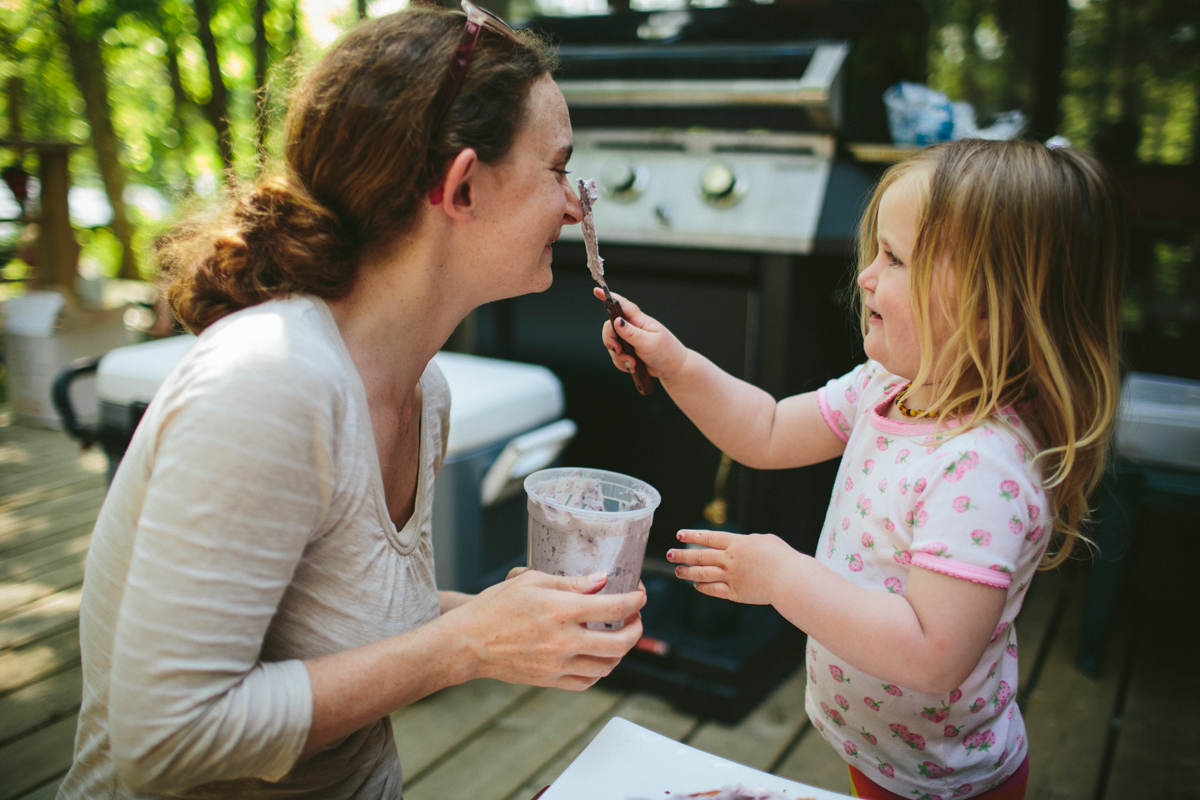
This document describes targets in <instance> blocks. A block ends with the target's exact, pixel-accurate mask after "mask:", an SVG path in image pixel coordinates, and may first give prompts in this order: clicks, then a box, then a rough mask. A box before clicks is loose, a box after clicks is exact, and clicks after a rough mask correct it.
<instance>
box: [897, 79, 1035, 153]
mask: <svg viewBox="0 0 1200 800" xmlns="http://www.w3.org/2000/svg"><path fill="white" fill-rule="evenodd" d="M883 103H884V105H885V106H886V107H887V115H888V129H889V131H890V132H891V134H892V141H893V142H895V143H896V144H906V145H928V144H934V143H935V142H945V141H948V140H950V139H1015V138H1017V137H1018V136H1020V135H1021V133H1022V132H1023V131H1024V130H1025V115H1024V114H1022V113H1021V112H1020V111H1005V112H1003V113H1002V114H998V115H997V116H996V120H995V122H993V124H992V125H990V126H988V127H987V128H980V127H978V125H977V124H976V122H975V109H974V107H972V106H971V104H970V103H962V102H957V103H951V102H950V99H949V98H948V97H946V95H944V94H943V93H941V92H939V91H936V90H934V89H930V88H929V87H928V86H924V85H922V84H919V83H908V82H904V81H902V82H900V83H897V84H895V85H894V86H891V87H889V88H888V90H887V91H885V92H884V93H883Z"/></svg>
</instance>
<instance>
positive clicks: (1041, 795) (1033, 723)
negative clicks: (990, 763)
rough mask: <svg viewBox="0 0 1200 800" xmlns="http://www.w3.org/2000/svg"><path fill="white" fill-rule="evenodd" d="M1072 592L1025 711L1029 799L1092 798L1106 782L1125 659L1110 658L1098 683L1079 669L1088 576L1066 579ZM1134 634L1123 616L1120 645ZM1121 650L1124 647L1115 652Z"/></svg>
mask: <svg viewBox="0 0 1200 800" xmlns="http://www.w3.org/2000/svg"><path fill="white" fill-rule="evenodd" d="M1066 577H1067V580H1068V581H1069V586H1070V590H1069V591H1070V593H1069V595H1068V599H1067V604H1066V608H1065V609H1064V611H1063V619H1062V621H1061V623H1060V627H1059V631H1058V635H1057V636H1055V638H1054V642H1053V643H1052V645H1051V647H1050V650H1049V654H1048V658H1047V660H1046V663H1045V665H1044V666H1043V668H1042V673H1041V675H1040V677H1039V678H1038V682H1037V685H1036V686H1034V687H1033V691H1032V692H1031V693H1030V694H1029V700H1028V702H1027V705H1026V706H1025V707H1024V708H1022V713H1023V714H1024V716H1025V726H1026V729H1027V731H1028V734H1029V788H1028V790H1027V792H1026V795H1025V796H1026V798H1028V800H1051V799H1053V800H1076V799H1077V800H1085V799H1086V800H1092V798H1094V797H1095V795H1096V788H1097V785H1098V783H1099V781H1100V779H1101V775H1102V771H1101V768H1102V766H1103V754H1104V744H1105V740H1106V737H1107V735H1108V729H1109V720H1110V718H1111V716H1112V713H1113V709H1114V707H1115V704H1116V698H1117V689H1118V687H1119V683H1120V675H1121V671H1122V670H1121V667H1122V665H1121V663H1119V662H1120V659H1117V658H1113V659H1110V662H1113V663H1110V664H1109V665H1107V666H1106V669H1105V670H1104V671H1103V672H1102V673H1101V675H1100V678H1099V680H1095V681H1094V680H1092V679H1091V678H1088V677H1087V676H1085V675H1083V674H1082V673H1080V672H1079V671H1078V670H1077V669H1075V655H1076V651H1077V650H1078V648H1079V635H1080V630H1081V627H1082V617H1083V601H1084V593H1085V591H1086V588H1087V586H1086V581H1085V578H1086V573H1085V572H1083V571H1081V570H1072V571H1070V572H1068V573H1067V575H1066ZM1128 635H1129V621H1128V617H1127V615H1121V616H1119V617H1118V620H1117V625H1116V629H1115V638H1116V639H1117V641H1120V642H1123V641H1126V640H1127V639H1126V637H1128ZM1116 649H1117V650H1118V651H1119V652H1121V651H1124V648H1123V647H1118V648H1116Z"/></svg>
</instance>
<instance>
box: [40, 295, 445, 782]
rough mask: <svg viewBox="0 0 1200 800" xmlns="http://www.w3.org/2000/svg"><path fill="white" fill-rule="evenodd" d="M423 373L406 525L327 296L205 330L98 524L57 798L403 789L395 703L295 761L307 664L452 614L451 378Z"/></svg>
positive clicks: (174, 376) (306, 708) (166, 390)
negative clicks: (448, 573) (444, 489)
mask: <svg viewBox="0 0 1200 800" xmlns="http://www.w3.org/2000/svg"><path fill="white" fill-rule="evenodd" d="M421 387H422V392H423V407H422V411H421V439H420V442H421V444H420V472H419V477H418V486H417V497H416V505H415V511H414V513H413V516H412V518H411V519H410V520H409V521H408V523H407V524H406V525H405V526H404V527H403V528H402V529H400V530H397V529H396V526H395V525H394V524H393V523H392V521H391V519H390V518H389V516H388V513H387V505H386V502H385V500H384V491H383V483H382V480H381V478H380V473H379V460H378V457H377V456H376V452H375V441H374V436H373V433H372V429H371V418H370V414H369V412H368V409H367V400H366V394H365V391H364V389H363V385H362V382H361V380H360V379H359V376H358V373H357V371H356V370H355V367H354V365H353V363H352V362H351V360H350V356H349V354H348V353H347V351H346V348H345V345H344V344H343V342H342V339H341V336H340V335H339V333H338V330H337V327H336V325H335V324H334V321H333V318H332V316H331V315H330V313H329V310H328V308H327V307H326V306H325V304H324V303H323V302H322V301H321V300H319V299H315V298H309V297H292V298H289V299H285V300H275V301H271V302H268V303H263V304H262V305H258V306H254V307H251V308H248V309H244V310H242V311H239V312H237V313H235V314H231V315H230V316H228V317H226V318H224V319H222V320H220V321H219V322H217V323H216V324H214V325H212V326H211V327H210V328H209V329H208V330H206V331H205V332H204V333H203V334H202V335H201V336H200V337H199V339H198V340H197V342H196V344H195V345H194V346H193V347H192V348H191V350H189V351H188V353H187V355H186V356H185V357H184V358H183V360H182V361H181V362H180V364H179V365H178V366H177V367H176V369H175V370H174V371H173V372H172V373H171V375H170V377H168V378H167V380H166V382H165V383H164V384H163V386H162V387H161V388H160V389H159V391H158V393H157V395H156V396H155V398H154V401H153V402H152V403H151V404H150V407H149V408H148V409H147V411H146V415H145V417H144V418H143V420H142V422H141V424H140V426H139V427H138V429H137V432H136V434H135V435H134V437H133V441H132V442H131V443H130V446H129V450H128V452H127V453H126V456H125V459H124V461H123V462H122V464H121V467H120V469H119V470H118V472H117V474H116V477H115V479H114V481H113V485H112V488H111V489H110V490H109V493H108V498H107V500H106V501H105V504H104V507H103V509H102V510H101V512H100V517H99V520H98V521H97V523H96V529H95V533H94V534H93V538H92V544H91V550H90V551H89V555H88V563H87V572H86V577H85V580H84V589H83V606H82V610H81V614H80V639H81V645H82V650H83V670H84V686H83V708H82V711H81V713H80V718H79V730H78V733H77V735H76V741H75V761H74V763H73V765H72V767H71V771H70V773H69V774H68V775H67V778H66V780H65V781H64V783H63V785H62V788H61V789H60V792H59V797H60V798H89V799H93V798H132V797H139V796H147V795H149V796H168V797H181V798H183V797H186V798H215V797H237V798H268V797H271V798H275V797H288V798H300V797H312V798H318V797H319V798H341V797H399V796H400V764H399V760H398V757H397V754H396V749H395V744H394V741H393V738H392V730H391V725H390V722H389V721H388V719H387V718H384V719H381V720H379V721H378V722H376V723H374V724H372V725H369V726H367V727H365V728H363V729H361V730H359V731H356V732H355V733H353V734H351V735H350V736H348V737H346V738H345V739H344V740H342V741H340V742H338V743H336V744H335V745H333V746H331V747H329V748H327V749H325V750H323V751H321V752H319V753H317V754H315V755H313V756H310V757H308V758H306V759H305V760H303V761H300V760H299V757H300V753H301V750H302V749H303V747H304V744H305V741H306V739H307V736H308V731H309V727H310V725H311V721H312V694H311V687H310V685H309V681H308V673H307V671H306V669H305V667H304V665H303V664H302V663H301V660H302V659H307V658H314V657H318V656H322V655H327V654H330V653H335V652H338V651H341V650H346V649H349V648H352V647H356V646H359V645H363V644H367V643H370V642H374V641H378V640H380V639H383V638H385V637H388V636H392V635H395V634H399V633H403V632H405V631H407V630H411V629H412V628H415V627H417V626H419V625H422V624H425V623H427V622H429V621H430V620H432V619H434V618H435V617H436V616H437V615H438V597H437V591H436V587H435V584H434V567H433V550H432V545H431V540H430V514H431V507H432V499H433V491H432V490H433V481H434V477H435V474H436V472H437V470H438V469H439V468H440V467H441V463H442V459H443V458H444V455H445V444H446V435H447V432H448V426H449V392H448V389H447V387H446V383H445V380H444V379H443V378H442V375H441V373H440V371H439V370H438V369H437V367H436V366H434V365H432V364H431V365H430V366H429V368H428V369H427V370H426V372H425V374H424V376H423V377H422V379H421Z"/></svg>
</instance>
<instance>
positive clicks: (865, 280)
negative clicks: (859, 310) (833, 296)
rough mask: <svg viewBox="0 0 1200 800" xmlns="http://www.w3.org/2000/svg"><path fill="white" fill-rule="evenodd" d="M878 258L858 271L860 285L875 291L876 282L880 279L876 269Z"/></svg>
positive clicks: (869, 290)
mask: <svg viewBox="0 0 1200 800" xmlns="http://www.w3.org/2000/svg"><path fill="white" fill-rule="evenodd" d="M878 260H879V259H875V261H872V262H871V263H870V264H868V265H867V268H866V269H864V270H863V271H862V272H860V273H858V285H859V286H860V287H861V288H863V289H865V290H866V291H868V292H873V291H875V283H876V281H877V279H878V274H877V270H876V269H875V263H876V261H878Z"/></svg>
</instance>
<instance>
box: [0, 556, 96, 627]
mask: <svg viewBox="0 0 1200 800" xmlns="http://www.w3.org/2000/svg"><path fill="white" fill-rule="evenodd" d="M83 560H84V554H83V553H79V554H77V555H75V556H74V557H68V558H65V559H60V560H58V561H55V562H54V563H53V564H51V565H49V567H50V568H48V569H47V570H46V571H44V572H41V573H36V574H33V575H29V576H27V577H25V578H23V579H22V580H20V581H8V582H4V583H0V618H2V617H3V616H4V615H5V614H7V613H9V612H13V611H16V610H17V609H19V608H20V607H21V606H23V605H27V604H29V603H33V602H35V601H37V600H41V599H42V598H43V597H48V596H49V595H52V594H55V593H56V592H60V591H62V590H63V589H68V588H71V587H73V586H78V585H80V584H81V583H83Z"/></svg>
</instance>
